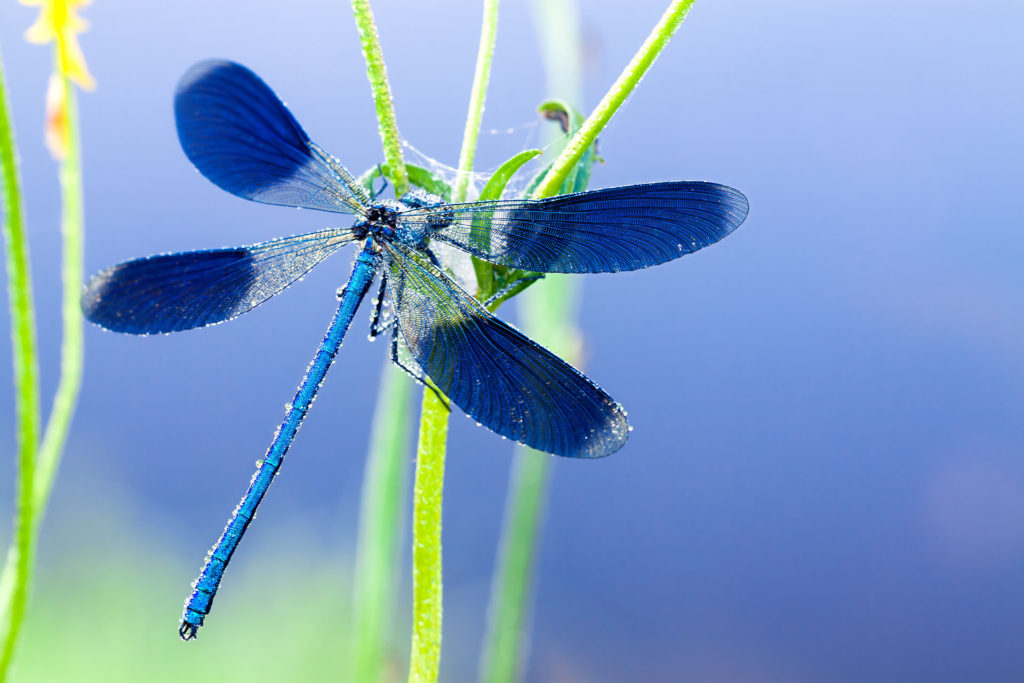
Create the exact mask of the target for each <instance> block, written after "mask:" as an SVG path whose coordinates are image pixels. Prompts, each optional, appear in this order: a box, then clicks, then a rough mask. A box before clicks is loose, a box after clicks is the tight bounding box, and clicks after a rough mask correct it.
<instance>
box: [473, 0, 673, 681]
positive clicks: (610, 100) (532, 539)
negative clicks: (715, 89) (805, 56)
mask: <svg viewBox="0 0 1024 683" xmlns="http://www.w3.org/2000/svg"><path fill="white" fill-rule="evenodd" d="M692 4H693V3H692V0H689V1H683V2H679V1H677V2H674V3H673V4H672V5H671V6H670V7H669V9H668V10H667V11H666V12H665V14H664V15H663V16H662V18H661V21H659V23H658V25H657V26H656V27H655V28H654V30H653V31H652V32H651V34H650V36H648V38H647V40H646V41H645V42H644V44H643V46H642V47H641V48H640V50H639V52H638V53H637V54H636V56H634V58H633V59H632V61H631V62H630V63H629V65H628V66H627V67H626V69H625V70H624V71H623V73H622V75H621V76H620V77H619V79H618V80H617V81H616V82H615V84H614V85H613V86H612V88H611V90H609V92H608V93H607V94H606V95H605V96H604V98H602V100H601V102H600V103H599V104H598V106H597V108H596V109H595V110H594V112H593V113H592V114H591V115H590V116H589V117H588V118H587V120H586V121H585V122H584V124H583V125H582V126H581V128H580V130H579V131H578V132H577V134H576V135H575V136H574V137H573V139H572V140H571V141H569V143H568V144H567V145H566V146H565V147H564V148H563V150H562V152H561V154H560V155H559V156H558V158H557V159H556V160H555V163H554V164H553V165H552V168H551V170H550V171H549V172H548V175H547V176H546V177H545V179H544V181H543V182H542V183H541V185H539V186H538V188H537V190H536V191H535V192H534V195H533V196H534V197H535V198H541V197H550V196H553V195H555V194H557V193H559V192H561V191H564V190H563V184H564V182H565V180H566V178H567V177H569V174H570V173H571V172H572V170H573V169H574V168H575V167H576V165H577V164H578V163H579V161H580V160H581V158H582V157H583V154H584V153H585V152H586V150H587V149H588V148H589V147H590V146H591V145H593V143H594V141H595V140H596V139H597V134H598V133H599V132H600V131H601V130H602V129H603V128H604V126H605V125H607V123H608V121H609V120H610V119H611V117H612V115H613V114H614V113H615V111H616V110H617V109H618V108H619V106H620V105H621V104H622V102H624V101H625V99H626V97H627V96H628V95H629V94H630V92H632V90H633V89H634V88H635V87H636V86H637V84H638V83H639V81H640V79H641V78H642V77H643V75H644V73H645V72H646V71H647V69H648V68H649V67H650V65H651V63H652V62H653V61H654V58H655V57H656V56H657V55H658V53H659V52H660V51H661V50H662V48H664V46H665V45H666V44H667V42H668V40H669V38H670V37H671V36H672V34H673V33H674V32H675V30H676V28H678V26H679V24H680V23H681V22H682V20H683V18H684V17H685V15H686V13H687V11H688V10H689V8H690V5H692ZM538 5H539V9H540V12H538V15H540V14H541V12H543V13H544V18H545V20H542V21H541V22H540V27H539V28H540V32H541V34H542V41H541V42H542V49H543V50H544V52H545V57H546V59H545V64H546V67H547V72H548V81H549V84H552V85H554V84H556V83H557V84H560V85H561V86H562V87H563V88H565V89H567V90H569V91H572V92H570V93H563V92H561V91H560V90H557V89H556V90H555V91H554V92H552V93H551V94H552V96H555V97H566V96H567V95H569V96H571V94H573V93H574V92H575V91H576V89H577V88H578V81H574V79H573V78H572V74H570V73H565V71H566V69H564V65H565V64H567V65H569V66H570V67H571V66H574V65H576V61H575V60H571V59H568V58H569V57H570V55H569V54H567V51H569V50H571V45H568V46H567V45H566V42H567V39H566V36H568V35H572V33H571V31H570V29H571V27H562V26H553V25H552V22H553V21H556V20H559V21H562V22H563V23H564V22H565V21H566V19H567V18H568V12H569V11H571V10H570V8H568V7H567V3H560V2H550V1H542V2H540V3H538ZM568 23H572V22H568ZM563 63H564V64H563ZM577 189H578V188H577ZM575 296H576V292H575V287H574V285H573V284H572V283H571V282H570V281H569V280H568V279H567V278H564V277H558V276H549V277H548V278H547V279H546V280H544V281H543V282H541V283H538V284H537V285H536V286H534V287H533V288H531V289H530V290H528V291H527V292H526V305H525V306H524V307H523V312H524V320H523V327H524V329H525V331H526V332H527V334H529V335H530V336H531V337H534V338H535V339H537V340H538V341H540V342H541V343H543V344H545V345H547V346H549V348H551V349H552V350H554V351H555V352H556V353H558V354H559V355H561V356H562V357H563V358H565V359H566V360H568V361H569V362H570V363H573V364H578V361H579V350H578V349H579V343H578V341H577V337H578V334H577V333H576V331H575V330H574V329H573V326H572V322H571V320H570V314H571V309H572V306H573V302H574V300H575ZM550 460H551V459H550V458H548V457H544V454H541V453H539V452H537V451H533V450H531V449H523V450H522V452H520V453H519V454H518V455H517V457H516V461H515V463H514V464H513V471H514V472H513V476H512V478H511V480H510V485H509V493H508V496H509V497H508V502H507V504H506V509H505V520H504V523H503V529H502V540H501V545H500V551H499V556H498V565H497V566H498V568H497V569H496V571H495V576H494V583H493V585H492V589H491V605H490V607H489V610H488V635H487V639H486V641H485V649H484V654H483V657H482V659H481V667H480V679H481V680H482V681H485V683H512V682H513V681H516V680H519V677H520V666H521V663H522V660H523V659H524V655H523V653H522V652H521V648H522V641H523V633H524V632H525V630H526V623H527V617H526V613H527V606H528V602H529V593H530V589H531V586H532V583H533V581H532V578H533V569H534V565H535V563H536V560H535V554H536V548H537V546H538V539H539V536H540V532H539V529H540V524H541V519H542V514H541V513H542V508H543V505H544V502H545V500H546V496H547V487H548V483H549V479H550V474H549V469H550Z"/></svg>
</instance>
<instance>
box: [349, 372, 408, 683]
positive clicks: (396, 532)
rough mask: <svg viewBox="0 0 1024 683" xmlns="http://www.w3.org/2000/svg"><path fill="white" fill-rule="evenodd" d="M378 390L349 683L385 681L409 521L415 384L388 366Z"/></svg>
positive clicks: (359, 554)
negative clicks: (401, 554) (408, 483)
mask: <svg viewBox="0 0 1024 683" xmlns="http://www.w3.org/2000/svg"><path fill="white" fill-rule="evenodd" d="M380 387H381V388H380V393H379V394H378V396H379V398H378V399H377V407H376V410H375V412H374V420H373V434H372V436H371V438H370V452H369V454H368V457H367V461H366V471H365V473H364V474H363V494H362V506H361V509H360V511H359V542H358V545H357V549H356V567H355V595H354V597H353V608H352V611H353V617H352V624H353V632H352V633H353V649H352V652H353V656H352V675H351V678H350V680H353V681H366V682H367V683H376V682H378V681H381V680H382V679H383V677H384V673H385V671H386V666H385V661H386V658H387V647H388V644H389V641H390V638H389V634H390V633H391V628H390V627H391V619H392V615H393V614H394V595H395V586H396V585H397V583H398V565H399V545H400V538H401V536H402V533H401V529H402V519H403V517H404V516H405V505H404V501H405V491H406V468H405V463H406V456H405V454H406V453H407V452H408V450H407V448H408V439H409V421H408V413H409V411H408V404H409V397H410V394H411V389H412V384H411V383H410V382H409V380H408V378H406V376H405V374H404V373H403V372H402V371H401V370H399V369H398V368H396V367H395V366H393V365H391V364H390V363H388V364H387V365H386V366H385V367H384V372H383V374H382V376H381V382H380Z"/></svg>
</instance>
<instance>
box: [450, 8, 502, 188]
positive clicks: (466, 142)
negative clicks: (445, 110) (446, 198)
mask: <svg viewBox="0 0 1024 683" xmlns="http://www.w3.org/2000/svg"><path fill="white" fill-rule="evenodd" d="M497 35H498V0H484V20H483V27H482V28H481V29H480V47H479V49H478V50H477V53H476V71H475V72H474V74H473V89H472V90H471V91H470V94H469V113H468V114H467V115H466V129H465V131H464V132H463V135H462V151H461V152H460V153H459V173H458V176H457V177H456V179H455V188H454V192H453V193H452V201H455V202H464V201H466V190H467V189H468V188H469V175H470V173H472V172H473V159H474V157H475V156H476V141H477V139H478V138H479V137H480V122H481V121H482V120H483V116H484V100H485V99H486V97H487V84H488V82H489V81H490V80H491V59H492V58H493V57H494V43H495V40H496V39H497Z"/></svg>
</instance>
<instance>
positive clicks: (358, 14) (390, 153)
mask: <svg viewBox="0 0 1024 683" xmlns="http://www.w3.org/2000/svg"><path fill="white" fill-rule="evenodd" d="M352 12H353V14H355V18H356V28H358V29H359V42H360V43H361V44H362V46H363V57H364V58H365V59H366V75H367V76H368V77H369V78H370V89H371V90H372V91H373V103H374V106H375V107H376V109H377V124H378V130H379V132H380V139H381V142H382V143H383V144H384V159H385V161H387V164H388V169H389V170H390V171H391V175H390V178H391V182H393V183H394V184H395V194H397V195H402V194H405V193H406V192H408V191H409V176H408V174H407V173H406V171H405V161H404V160H403V158H402V139H401V137H399V135H398V122H397V119H396V118H395V104H394V101H393V100H392V98H391V85H390V83H389V82H388V70H387V68H386V67H385V65H384V54H383V52H382V51H381V48H380V36H378V35H377V25H376V24H375V23H374V21H373V10H371V9H370V0H352Z"/></svg>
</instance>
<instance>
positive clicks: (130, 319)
mask: <svg viewBox="0 0 1024 683" xmlns="http://www.w3.org/2000/svg"><path fill="white" fill-rule="evenodd" d="M352 239H353V238H352V232H351V231H350V230H347V229H346V230H321V231H320V232H313V233H309V234H306V235H295V236H294V237H283V238H280V239H276V240H271V241H269V242H262V243H260V244H253V245H251V246H247V247H237V248H234V249H209V250H205V251H186V252H181V253H178V254H161V255H158V256H149V257H147V258H140V259H135V260H134V261H126V262H125V263H121V264H118V265H116V266H114V267H112V268H108V269H106V270H104V271H101V272H99V273H97V274H96V275H94V276H93V277H92V279H91V280H89V282H88V283H87V284H86V285H85V290H84V291H83V292H82V312H83V313H84V314H85V317H86V318H88V319H89V320H90V321H92V322H94V323H96V324H97V325H100V326H102V327H105V328H107V329H108V330H113V331H115V332H128V333H130V334H156V333H159V332H177V331H179V330H189V329H192V328H194V327H203V326H204V325H212V324H213V323H219V322H222V321H224V320H228V319H230V318H234V317H235V316H237V315H241V314H243V313H246V312H248V311H251V310H252V309H253V308H255V307H256V306H258V305H260V304H261V303H263V302H264V301H266V300H267V299H269V298H270V297H272V296H274V295H275V294H277V293H278V292H280V291H281V290H283V289H284V288H285V287H287V286H288V285H290V284H291V283H293V282H295V281H296V280H298V279H299V278H300V277H302V275H304V274H305V273H306V272H307V271H309V269H310V268H312V267H313V266H315V265H316V264H318V263H320V262H321V261H322V260H324V259H325V258H327V257H328V256H330V255H331V254H333V253H334V252H336V251H337V250H338V249H340V248H341V247H343V246H344V245H345V244H348V243H349V242H351V241H352Z"/></svg>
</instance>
